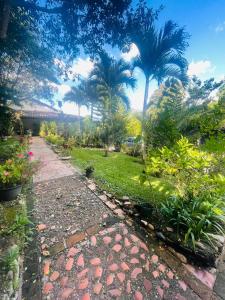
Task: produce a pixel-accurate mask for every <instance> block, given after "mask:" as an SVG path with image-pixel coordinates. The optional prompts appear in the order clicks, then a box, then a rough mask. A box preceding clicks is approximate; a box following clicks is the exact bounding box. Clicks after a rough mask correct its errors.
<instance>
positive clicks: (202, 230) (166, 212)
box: [161, 195, 225, 250]
mask: <svg viewBox="0 0 225 300" xmlns="http://www.w3.org/2000/svg"><path fill="white" fill-rule="evenodd" d="M161 214H162V216H163V217H164V219H165V220H166V221H167V223H168V225H170V226H172V227H173V228H174V229H175V230H176V232H177V235H178V236H177V238H178V239H180V238H181V239H182V242H183V243H184V244H185V245H187V246H190V247H191V248H193V249H194V250H195V247H196V242H198V241H204V242H206V243H208V244H210V245H211V246H213V239H212V237H213V236H212V235H211V234H222V235H223V233H224V230H225V210H224V203H223V201H222V200H220V199H216V198H215V199H211V201H208V200H207V199H204V198H198V197H193V195H189V197H180V196H173V197H170V198H169V199H168V200H167V201H166V202H165V203H163V204H162V207H161Z"/></svg>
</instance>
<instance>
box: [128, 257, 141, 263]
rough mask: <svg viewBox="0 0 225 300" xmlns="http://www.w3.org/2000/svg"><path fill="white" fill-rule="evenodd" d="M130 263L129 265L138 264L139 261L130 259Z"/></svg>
mask: <svg viewBox="0 0 225 300" xmlns="http://www.w3.org/2000/svg"><path fill="white" fill-rule="evenodd" d="M130 263H131V264H139V260H138V259H137V258H135V257H134V258H132V259H131V260H130Z"/></svg>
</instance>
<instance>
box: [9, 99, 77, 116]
mask: <svg viewBox="0 0 225 300" xmlns="http://www.w3.org/2000/svg"><path fill="white" fill-rule="evenodd" d="M9 106H10V108H11V109H13V110H15V111H17V112H21V114H22V117H23V118H39V119H55V120H62V121H76V120H78V118H79V117H78V116H76V115H71V114H64V113H63V112H61V111H59V110H57V109H56V108H54V107H52V106H50V105H48V104H46V103H43V102H41V101H38V100H24V101H21V102H20V104H10V105H9Z"/></svg>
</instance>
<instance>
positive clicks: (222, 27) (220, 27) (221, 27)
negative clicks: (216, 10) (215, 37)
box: [215, 21, 225, 32]
mask: <svg viewBox="0 0 225 300" xmlns="http://www.w3.org/2000/svg"><path fill="white" fill-rule="evenodd" d="M224 30H225V21H224V22H223V23H221V24H219V25H217V26H216V28H215V32H222V31H224Z"/></svg>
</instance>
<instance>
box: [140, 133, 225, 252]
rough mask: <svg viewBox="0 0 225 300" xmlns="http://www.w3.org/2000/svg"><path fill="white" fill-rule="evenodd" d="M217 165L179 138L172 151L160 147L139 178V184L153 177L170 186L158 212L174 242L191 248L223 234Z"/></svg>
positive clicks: (224, 194) (224, 188)
mask: <svg viewBox="0 0 225 300" xmlns="http://www.w3.org/2000/svg"><path fill="white" fill-rule="evenodd" d="M217 164H218V161H217V160H216V158H215V157H214V156H213V155H212V154H209V153H207V152H204V151H201V150H199V149H197V148H196V147H195V146H194V145H193V144H191V143H189V141H188V139H187V138H181V139H180V140H179V141H178V142H177V144H176V145H175V146H174V147H173V148H172V149H169V148H167V147H163V148H162V149H160V150H159V151H158V154H156V155H154V156H151V157H150V158H149V159H148V162H147V166H146V171H145V173H144V174H142V176H141V181H142V182H145V181H146V180H148V181H149V182H150V180H151V176H157V177H163V178H164V179H166V180H167V181H168V182H169V183H170V184H172V185H173V187H174V190H175V192H174V195H173V196H172V197H169V199H167V201H165V202H164V203H162V204H161V205H160V211H161V213H162V216H163V217H164V219H165V222H166V223H168V224H169V225H171V226H172V227H173V228H174V229H176V231H177V234H178V236H179V237H178V238H181V239H182V242H183V243H184V244H186V245H189V246H191V247H193V248H195V244H196V241H199V240H204V241H208V242H211V241H210V233H218V234H220V233H222V232H224V228H225V214H224V212H225V205H224V198H225V177H224V176H223V175H222V174H220V173H218V172H217V170H218V168H217V167H216V166H217ZM150 183H151V182H150ZM211 244H212V243H211Z"/></svg>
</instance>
